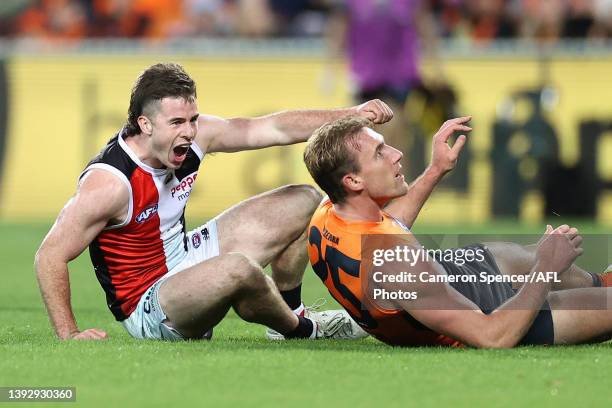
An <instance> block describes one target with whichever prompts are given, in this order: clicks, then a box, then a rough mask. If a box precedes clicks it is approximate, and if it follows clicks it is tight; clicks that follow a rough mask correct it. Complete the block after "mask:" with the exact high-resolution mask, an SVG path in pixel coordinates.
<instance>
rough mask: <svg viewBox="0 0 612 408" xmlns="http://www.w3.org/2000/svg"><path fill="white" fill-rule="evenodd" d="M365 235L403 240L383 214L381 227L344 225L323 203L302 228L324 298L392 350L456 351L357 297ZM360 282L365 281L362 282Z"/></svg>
mask: <svg viewBox="0 0 612 408" xmlns="http://www.w3.org/2000/svg"><path fill="white" fill-rule="evenodd" d="M365 234H394V235H409V236H410V237H412V234H411V233H410V230H409V229H408V228H407V227H406V226H404V225H403V224H402V223H401V222H399V221H398V220H396V219H394V218H393V217H391V216H390V215H388V214H386V213H384V212H383V220H382V221H381V222H361V221H345V220H343V219H342V218H340V217H339V216H338V215H337V214H336V213H335V211H334V209H333V205H332V203H331V202H330V201H329V200H325V201H324V202H323V203H322V204H321V205H320V206H319V208H318V209H317V211H316V212H315V213H314V215H313V217H312V220H311V222H310V226H309V228H308V256H309V258H310V263H311V265H312V268H313V269H314V271H315V273H316V274H317V275H318V276H319V278H321V280H322V281H323V283H324V284H325V286H326V287H327V289H328V290H329V293H330V294H331V295H332V296H333V298H334V299H336V301H337V302H338V303H340V304H341V305H342V306H343V307H344V309H346V311H347V312H348V313H349V314H350V315H351V317H352V318H353V319H354V320H355V321H356V322H357V323H358V324H359V325H360V326H361V327H362V328H363V329H364V330H365V331H367V332H368V333H370V334H371V335H372V336H374V337H376V338H377V339H378V340H380V341H382V342H384V343H387V344H390V345H396V346H460V345H461V343H459V342H458V341H456V340H454V339H451V338H449V337H447V336H444V335H441V334H438V333H435V332H434V331H432V330H430V329H428V328H427V327H426V326H424V325H423V324H421V323H419V321H417V320H416V319H415V318H413V317H412V316H411V315H410V314H409V313H408V312H406V311H403V310H384V309H381V308H379V307H377V306H376V305H375V304H374V303H373V302H371V301H370V300H369V299H368V298H367V297H366V296H365V294H364V293H363V285H362V282H361V280H360V279H361V277H362V276H364V275H363V274H362V272H363V269H362V264H361V260H362V253H361V237H362V235H365ZM364 279H365V277H364Z"/></svg>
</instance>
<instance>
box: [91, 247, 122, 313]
mask: <svg viewBox="0 0 612 408" xmlns="http://www.w3.org/2000/svg"><path fill="white" fill-rule="evenodd" d="M89 256H90V258H91V263H92V264H93V265H94V270H95V272H96V277H97V278H98V282H100V285H102V289H104V292H105V293H106V305H107V306H108V308H109V309H110V311H111V312H112V313H113V315H114V316H115V319H117V320H118V321H122V320H125V319H127V316H126V315H125V314H124V313H123V310H121V304H120V303H119V302H118V301H117V294H116V290H115V286H113V283H112V281H111V276H110V273H108V266H107V265H106V262H105V261H104V254H103V252H102V250H101V249H100V244H99V243H98V238H96V239H94V240H93V241H92V242H91V244H89Z"/></svg>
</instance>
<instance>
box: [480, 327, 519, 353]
mask: <svg viewBox="0 0 612 408" xmlns="http://www.w3.org/2000/svg"><path fill="white" fill-rule="evenodd" d="M488 323H489V324H488V327H487V328H486V329H485V330H482V331H480V333H481V335H480V336H478V339H477V340H476V344H474V346H475V347H477V348H487V349H507V348H512V347H514V346H516V340H514V338H513V337H512V336H510V335H509V334H510V333H509V332H508V330H507V329H506V328H505V327H499V326H498V325H496V324H495V323H494V322H488Z"/></svg>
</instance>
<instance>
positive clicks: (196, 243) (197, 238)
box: [191, 232, 202, 248]
mask: <svg viewBox="0 0 612 408" xmlns="http://www.w3.org/2000/svg"><path fill="white" fill-rule="evenodd" d="M191 243H192V244H193V247H194V248H198V247H199V246H200V245H201V244H202V239H201V238H200V234H198V233H197V232H196V233H195V234H193V235H192V236H191Z"/></svg>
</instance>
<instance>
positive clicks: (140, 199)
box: [80, 130, 204, 320]
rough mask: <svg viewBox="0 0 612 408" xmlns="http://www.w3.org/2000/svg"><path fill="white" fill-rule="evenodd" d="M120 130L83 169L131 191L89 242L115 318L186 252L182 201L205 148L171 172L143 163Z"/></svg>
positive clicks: (196, 150)
mask: <svg viewBox="0 0 612 408" xmlns="http://www.w3.org/2000/svg"><path fill="white" fill-rule="evenodd" d="M124 137H125V133H124V130H122V131H120V132H119V133H118V134H117V135H115V137H113V138H112V139H111V140H110V141H109V142H108V144H107V145H106V147H105V148H104V150H102V152H100V154H99V155H98V156H97V157H96V158H94V159H93V160H92V161H91V162H90V163H89V164H88V165H87V167H86V168H85V170H84V171H83V173H82V174H81V176H80V177H81V178H82V177H83V176H84V175H85V174H86V173H87V172H88V171H90V170H93V169H102V170H105V171H109V172H111V173H113V174H114V175H115V176H117V177H118V178H119V179H121V180H122V181H123V182H124V183H125V185H126V186H127V188H128V190H129V192H130V202H129V207H128V214H127V217H126V218H125V220H123V222H122V223H121V224H118V225H109V226H107V227H106V228H105V229H104V230H103V231H102V232H101V233H100V234H99V235H98V236H97V237H96V238H95V239H94V240H93V241H92V243H91V244H90V245H89V254H90V256H91V261H92V263H93V266H94V269H95V272H96V276H97V278H98V281H100V284H101V285H102V288H103V289H104V291H105V292H106V301H107V304H108V307H109V309H110V310H111V312H112V313H113V315H115V318H116V319H117V320H124V319H126V318H127V317H128V316H129V315H130V313H132V311H133V310H134V309H135V308H136V305H137V304H138V301H139V300H140V297H141V296H142V294H143V293H144V292H145V291H146V290H147V288H149V286H151V285H152V284H153V283H155V281H157V280H158V279H159V278H160V277H162V276H163V275H164V274H165V273H166V272H168V271H169V270H171V269H172V268H174V267H175V266H176V265H178V264H179V263H180V262H181V261H182V260H183V259H184V258H185V256H186V254H187V236H186V233H185V215H184V213H185V205H186V204H187V199H188V198H189V195H190V193H191V188H192V186H193V183H194V182H195V179H196V176H197V174H198V167H199V166H200V162H201V161H202V159H203V157H204V153H203V152H202V150H200V148H199V147H198V146H197V145H196V144H192V145H191V148H190V149H189V151H188V152H187V157H186V158H185V161H184V162H183V164H182V166H181V167H180V168H179V169H177V170H175V171H174V173H172V172H171V171H170V170H167V169H155V168H152V167H151V166H148V165H146V164H144V163H143V162H141V161H140V160H139V159H138V157H136V154H135V153H134V152H133V151H132V150H131V149H130V147H129V146H128V145H127V143H126V142H125V140H124Z"/></svg>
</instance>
